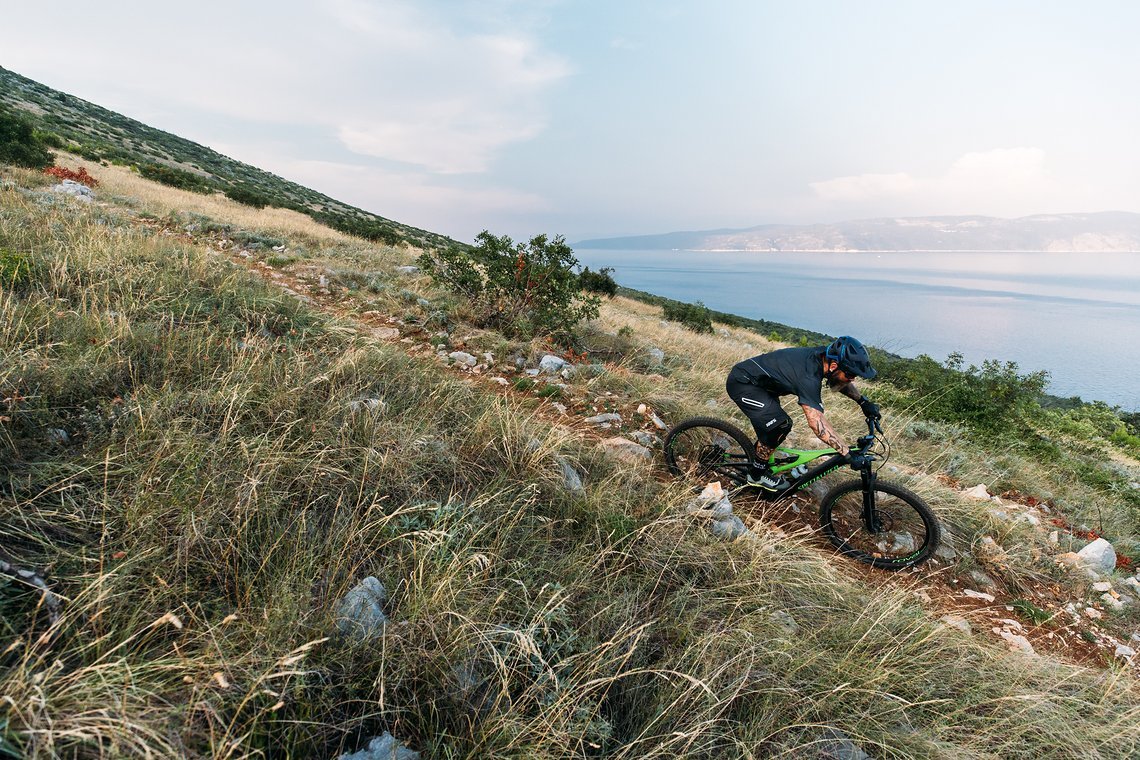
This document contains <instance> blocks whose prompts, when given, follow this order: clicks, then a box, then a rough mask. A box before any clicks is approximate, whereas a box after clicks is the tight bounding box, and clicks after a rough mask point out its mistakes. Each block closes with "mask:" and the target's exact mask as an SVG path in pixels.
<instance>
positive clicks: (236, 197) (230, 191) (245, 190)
mask: <svg viewBox="0 0 1140 760" xmlns="http://www.w3.org/2000/svg"><path fill="white" fill-rule="evenodd" d="M226 197H227V198H229V199H230V200H231V201H237V202H238V203H240V204H242V205H243V206H251V207H253V208H265V207H266V206H272V205H273V200H272V199H271V198H270V197H269V196H268V195H266V194H265V193H262V192H261V191H259V190H257V189H255V188H252V187H250V186H249V185H244V184H243V185H236V186H234V187H230V188H226Z"/></svg>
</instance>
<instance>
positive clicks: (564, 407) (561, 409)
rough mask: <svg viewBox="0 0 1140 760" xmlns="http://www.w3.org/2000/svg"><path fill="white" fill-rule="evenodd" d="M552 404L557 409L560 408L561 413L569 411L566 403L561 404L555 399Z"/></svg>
mask: <svg viewBox="0 0 1140 760" xmlns="http://www.w3.org/2000/svg"><path fill="white" fill-rule="evenodd" d="M550 405H551V406H552V407H554V408H555V409H557V410H558V412H559V413H560V414H566V411H567V410H566V405H565V404H560V403H558V402H557V401H554V402H552V403H551V404H550Z"/></svg>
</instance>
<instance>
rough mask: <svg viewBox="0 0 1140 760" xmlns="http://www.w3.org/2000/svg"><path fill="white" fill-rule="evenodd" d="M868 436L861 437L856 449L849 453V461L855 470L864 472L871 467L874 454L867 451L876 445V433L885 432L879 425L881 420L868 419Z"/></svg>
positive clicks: (875, 418)
mask: <svg viewBox="0 0 1140 760" xmlns="http://www.w3.org/2000/svg"><path fill="white" fill-rule="evenodd" d="M866 422H867V435H864V436H860V438H859V440H858V441H856V445H855V448H852V449H851V450H849V451H848V452H847V461H848V463H849V464H850V465H851V469H853V470H862V469H864V468H868V467H870V466H871V462H872V461H873V460H874V454H868V453H867V450H868V449H870V448H871V446H872V445H873V444H874V443H875V437H876V433H882V432H883V426H882V425H880V424H879V418H877V417H867V418H866Z"/></svg>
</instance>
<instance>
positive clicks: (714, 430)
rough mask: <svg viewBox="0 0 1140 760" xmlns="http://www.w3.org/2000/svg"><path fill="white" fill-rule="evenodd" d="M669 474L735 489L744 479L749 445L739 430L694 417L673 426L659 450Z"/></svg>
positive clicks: (707, 419)
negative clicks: (663, 456) (720, 483)
mask: <svg viewBox="0 0 1140 760" xmlns="http://www.w3.org/2000/svg"><path fill="white" fill-rule="evenodd" d="M662 448H663V449H664V450H665V464H667V465H668V466H669V472H671V473H673V474H674V475H677V476H678V477H683V478H686V479H690V480H694V481H700V482H703V483H707V482H709V481H712V480H719V481H721V482H722V485H726V486H729V487H736V486H740V485H743V484H744V483H745V481H746V479H747V478H748V468H749V466H750V465H751V463H752V450H753V444H752V442H751V441H750V440H749V438H748V436H747V435H745V434H744V432H743V431H742V430H740V428H738V427H736V426H735V425H732V424H729V423H727V422H725V421H724V420H718V419H716V418H715V417H694V418H692V419H689V420H685V421H684V422H681V423H679V424H678V425H676V426H675V427H674V428H673V429H672V430H670V431H669V433H668V434H667V435H666V436H665V442H664V444H663V446H662Z"/></svg>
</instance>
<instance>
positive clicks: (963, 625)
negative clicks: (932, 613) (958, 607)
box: [938, 615, 974, 633]
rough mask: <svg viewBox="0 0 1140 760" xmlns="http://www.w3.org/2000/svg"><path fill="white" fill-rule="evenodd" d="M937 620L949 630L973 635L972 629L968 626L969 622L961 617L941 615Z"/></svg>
mask: <svg viewBox="0 0 1140 760" xmlns="http://www.w3.org/2000/svg"><path fill="white" fill-rule="evenodd" d="M938 619H939V621H941V622H942V623H944V624H945V625H947V626H949V627H950V628H956V629H957V630H959V631H961V632H962V633H973V632H974V629H973V627H972V626H971V625H970V621H969V620H967V619H966V618H964V617H962V616H961V615H943V616H942V617H940V618H938Z"/></svg>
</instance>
